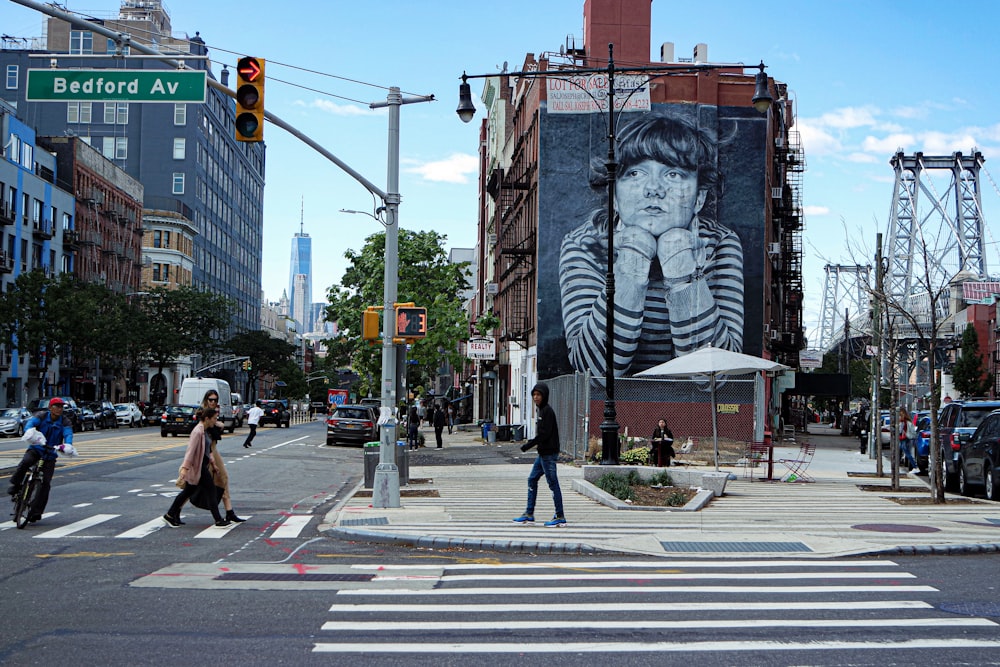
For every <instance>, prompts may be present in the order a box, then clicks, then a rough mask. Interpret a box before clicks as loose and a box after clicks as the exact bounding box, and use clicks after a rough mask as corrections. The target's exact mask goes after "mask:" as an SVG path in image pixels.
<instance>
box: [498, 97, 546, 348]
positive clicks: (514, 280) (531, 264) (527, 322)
mask: <svg viewBox="0 0 1000 667" xmlns="http://www.w3.org/2000/svg"><path fill="white" fill-rule="evenodd" d="M536 132H537V116H536V115H534V116H533V119H532V122H531V123H530V126H529V128H528V130H527V131H525V132H522V133H521V134H520V136H519V138H518V139H517V142H516V144H515V146H514V151H513V159H512V160H511V166H510V168H508V169H506V170H505V169H495V170H493V172H492V173H491V174H490V179H489V181H488V183H487V185H486V189H487V192H488V193H489V195H490V196H491V197H492V198H493V200H494V201H495V202H496V211H497V213H496V226H495V229H496V235H495V238H494V237H493V236H492V235H491V237H490V239H489V240H490V242H494V241H495V243H496V246H495V251H494V257H495V258H496V259H495V261H496V270H495V272H494V276H495V280H496V284H497V288H496V289H497V293H496V296H495V298H494V309H495V310H496V311H497V315H498V316H499V318H500V322H501V329H500V331H499V332H498V333H499V337H500V340H501V341H513V342H518V343H520V344H522V345H524V346H525V347H527V346H528V343H529V337H530V334H531V332H532V331H533V330H534V316H535V312H534V308H533V306H534V303H535V298H534V289H535V251H536V238H537V224H536V220H535V219H534V216H535V215H536V213H535V212H536V211H537V204H536V201H535V197H536V196H537V188H536V187H534V185H533V184H534V183H535V178H534V170H535V167H536V165H535V163H533V162H532V161H531V160H530V159H528V155H529V154H530V152H531V146H530V144H531V142H532V141H534V137H535V135H536Z"/></svg>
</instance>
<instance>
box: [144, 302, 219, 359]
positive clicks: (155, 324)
mask: <svg viewBox="0 0 1000 667" xmlns="http://www.w3.org/2000/svg"><path fill="white" fill-rule="evenodd" d="M140 303H141V307H142V309H143V312H144V313H145V317H146V319H147V327H148V329H147V331H146V332H145V333H146V335H147V336H148V338H147V342H148V348H149V353H150V359H152V361H153V363H154V364H155V365H156V366H157V369H158V372H160V373H162V372H163V369H164V368H165V367H166V366H168V365H169V364H170V363H171V361H173V359H174V358H175V357H177V356H179V355H181V354H211V353H213V352H216V351H219V350H220V349H222V347H223V346H222V343H220V342H219V339H218V335H219V334H220V333H221V332H223V331H225V330H226V329H228V328H229V323H230V320H231V319H232V304H231V303H230V302H229V300H228V299H226V298H225V297H223V296H221V295H219V294H212V293H210V292H202V291H199V290H197V289H195V288H193V287H186V286H185V287H178V288H177V289H166V288H163V287H158V288H156V289H153V290H150V291H149V293H148V294H145V295H143V298H142V300H141V302H140Z"/></svg>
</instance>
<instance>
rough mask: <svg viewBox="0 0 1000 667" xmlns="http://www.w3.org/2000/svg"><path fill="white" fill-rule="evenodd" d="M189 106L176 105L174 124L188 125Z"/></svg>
mask: <svg viewBox="0 0 1000 667" xmlns="http://www.w3.org/2000/svg"><path fill="white" fill-rule="evenodd" d="M187 116H188V108H187V105H186V104H175V105H174V125H187Z"/></svg>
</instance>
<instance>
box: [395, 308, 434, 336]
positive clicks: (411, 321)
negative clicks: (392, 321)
mask: <svg viewBox="0 0 1000 667" xmlns="http://www.w3.org/2000/svg"><path fill="white" fill-rule="evenodd" d="M426 335H427V309H426V308H397V309H396V336H397V337H399V338H423V337H425V336H426Z"/></svg>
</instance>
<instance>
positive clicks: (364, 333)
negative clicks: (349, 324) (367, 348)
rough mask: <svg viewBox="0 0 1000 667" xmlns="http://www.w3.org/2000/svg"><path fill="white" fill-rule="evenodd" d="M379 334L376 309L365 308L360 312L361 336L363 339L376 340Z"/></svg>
mask: <svg viewBox="0 0 1000 667" xmlns="http://www.w3.org/2000/svg"><path fill="white" fill-rule="evenodd" d="M379 336H380V332H379V326H378V311H377V310H366V311H364V312H363V313H361V337H362V338H363V339H365V340H378V339H379Z"/></svg>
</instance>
